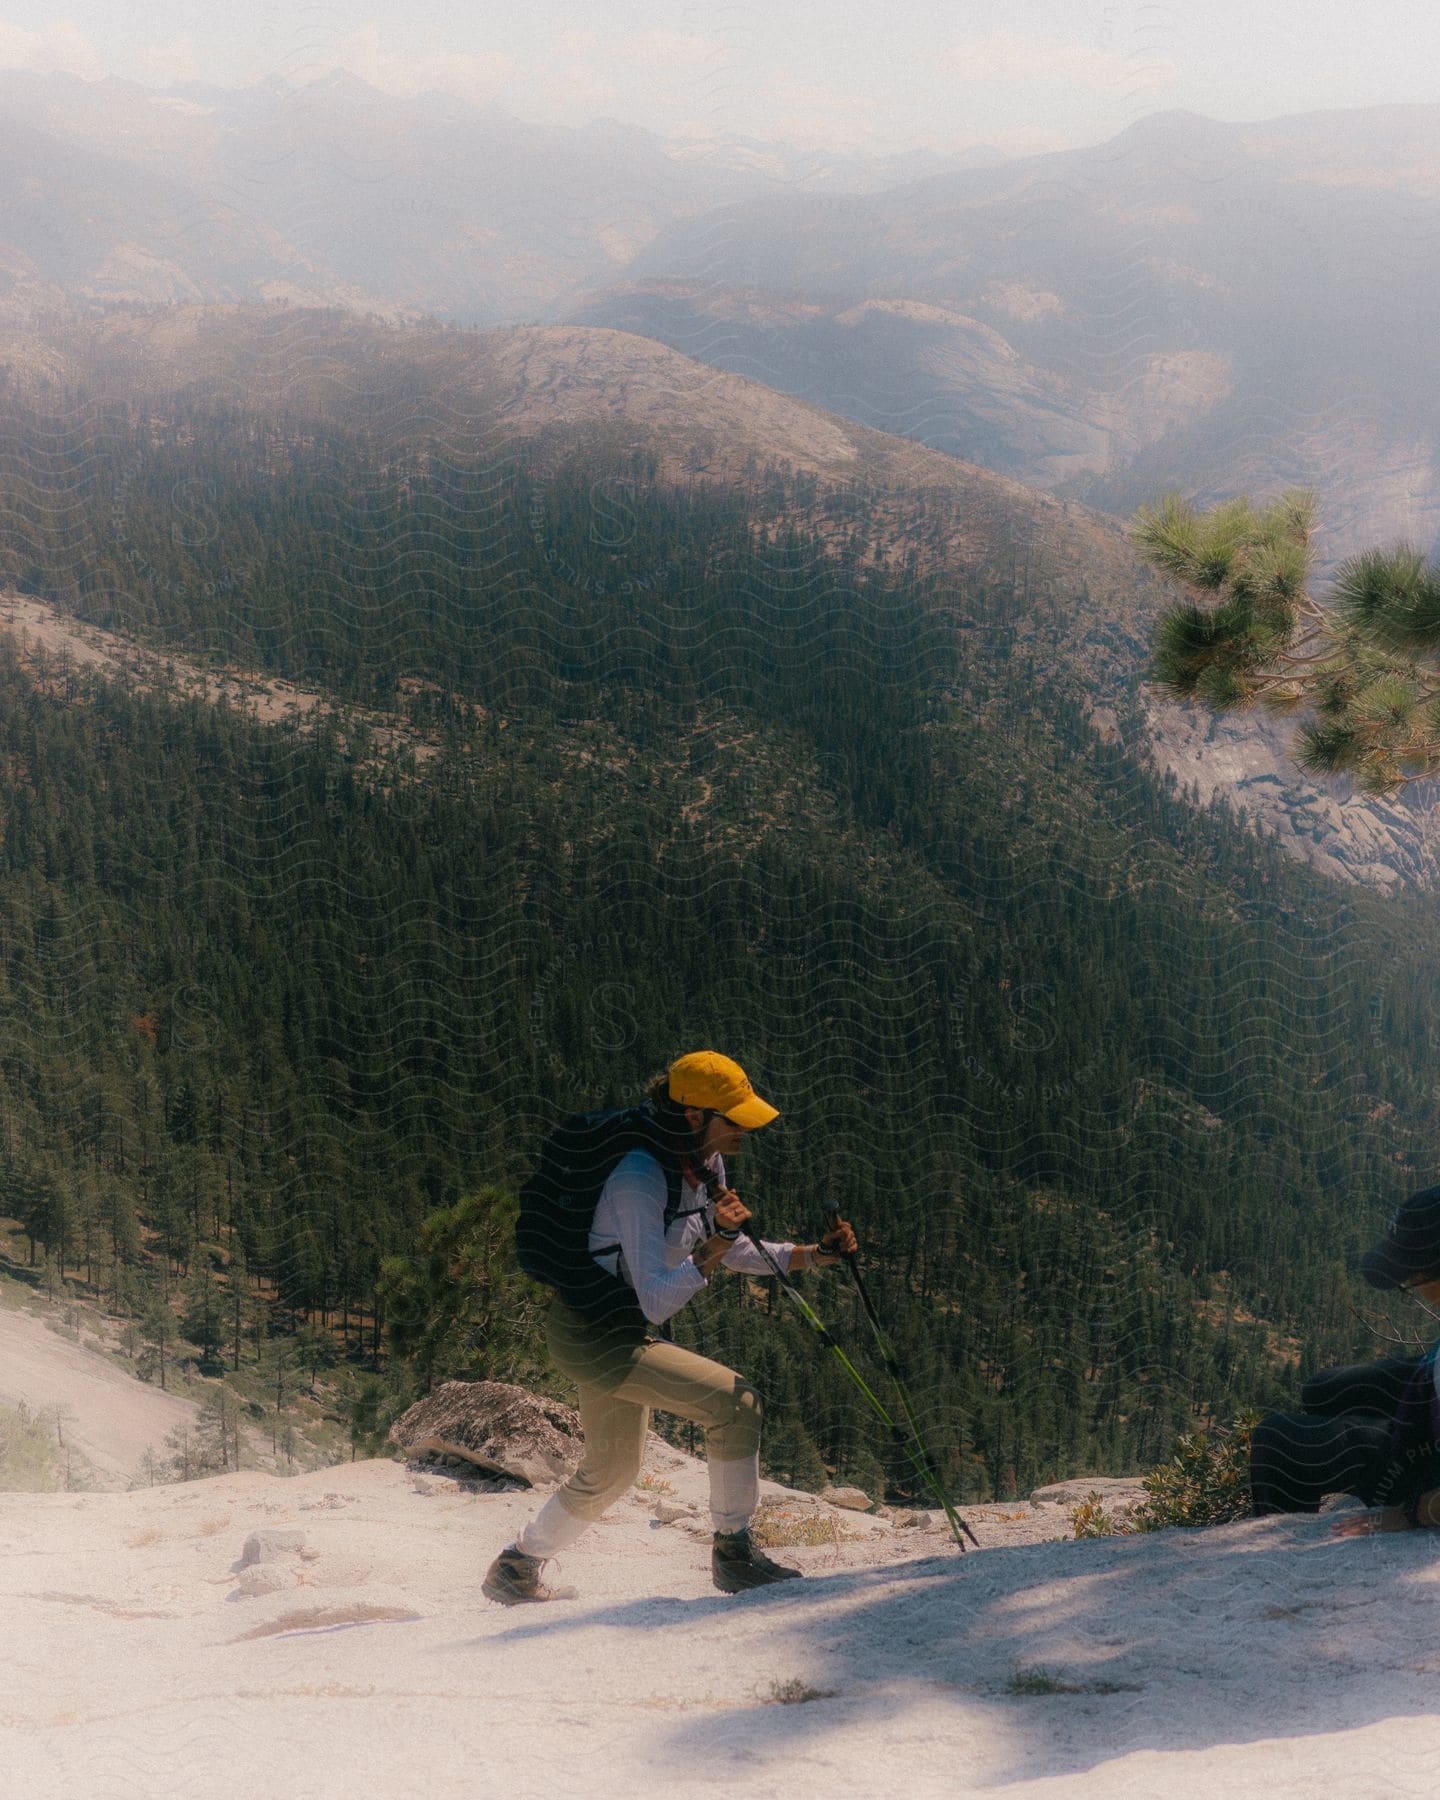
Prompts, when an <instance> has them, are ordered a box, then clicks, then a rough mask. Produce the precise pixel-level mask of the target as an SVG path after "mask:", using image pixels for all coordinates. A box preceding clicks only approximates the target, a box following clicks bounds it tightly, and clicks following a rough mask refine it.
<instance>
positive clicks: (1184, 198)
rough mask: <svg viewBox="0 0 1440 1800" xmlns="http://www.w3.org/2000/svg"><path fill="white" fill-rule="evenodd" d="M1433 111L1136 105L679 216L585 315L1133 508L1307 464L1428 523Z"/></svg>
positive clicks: (1362, 523)
mask: <svg viewBox="0 0 1440 1800" xmlns="http://www.w3.org/2000/svg"><path fill="white" fill-rule="evenodd" d="M1437 241H1440V108H1436V107H1421V106H1413V107H1386V108H1375V109H1369V110H1366V111H1363V112H1350V113H1323V114H1315V115H1312V116H1309V117H1304V118H1294V119H1281V120H1276V121H1272V122H1269V123H1266V124H1263V125H1221V124H1216V123H1215V122H1213V121H1211V120H1207V119H1203V118H1199V117H1197V116H1195V115H1193V114H1184V113H1174V114H1168V115H1162V116H1158V117H1154V118H1150V119H1147V120H1145V121H1143V122H1142V123H1140V124H1138V125H1136V126H1134V127H1133V128H1131V129H1130V130H1129V131H1126V132H1124V133H1122V134H1121V136H1119V137H1118V138H1116V139H1115V140H1114V141H1113V142H1112V143H1108V144H1104V145H1101V146H1099V147H1097V148H1093V149H1086V150H1077V151H1070V152H1064V153H1060V154H1055V155H1049V156H1039V157H1031V158H1028V159H1026V160H1024V161H1022V162H1015V163H1010V164H1007V165H1005V166H1003V167H1000V168H993V169H977V170H970V171H962V172H960V173H956V174H948V175H942V176H937V177H934V178H932V179H928V180H924V181H919V182H915V183H912V184H909V185H908V186H905V187H902V188H895V189H891V190H888V191H886V192H884V193H876V194H868V195H854V196H829V195H814V196H812V195H803V194H793V195H786V196H769V197H765V198H763V199H757V200H753V201H746V202H742V203H737V204H732V205H730V206H728V207H726V208H724V209H722V210H720V211H717V212H714V213H711V214H709V215H707V216H706V217H704V218H702V219H698V220H688V221H676V222H675V223H674V224H672V225H671V226H669V227H668V229H667V230H666V231H664V232H662V233H661V234H659V235H658V236H657V237H656V238H655V239H654V240H653V241H652V242H651V243H649V244H648V245H646V247H645V248H644V249H643V250H642V251H641V252H640V253H639V254H638V255H637V256H636V258H635V260H634V262H633V264H632V265H631V268H630V270H629V276H628V279H627V280H626V281H625V282H624V283H622V284H616V285H613V286H612V287H611V288H610V289H608V290H606V291H604V292H601V293H598V294H595V295H592V296H590V297H589V298H588V299H587V300H586V301H585V303H584V304H583V305H582V306H580V307H577V308H575V309H574V310H573V312H572V314H571V317H573V318H574V319H576V320H577V321H581V322H584V323H589V324H603V325H611V326H620V327H622V328H624V329H626V330H631V331H643V332H645V333H647V334H648V335H651V336H655V337H659V338H661V339H663V341H665V342H666V343H670V344H673V345H674V346H675V347H676V348H677V349H680V350H683V351H684V352H685V353H686V355H688V356H694V357H697V358H699V359H700V360H702V361H706V362H711V363H714V364H715V365H716V366H717V367H722V368H729V369H736V370H739V371H742V372H743V373H745V374H748V375H753V376H755V377H756V378H757V379H760V380H763V381H766V382H769V383H770V384H771V385H773V386H776V387H781V388H784V389H786V390H787V391H788V392H791V393H795V394H798V395H801V396H803V397H804V398H806V399H810V400H813V401H815V402H817V403H818V404H820V405H823V406H828V407H833V408H835V409H836V410H839V411H843V412H846V413H848V414H850V415H851V416H853V417H855V418H858V419H862V420H864V421H865V422H866V423H867V424H871V425H875V426H877V427H879V428H880V429H882V430H888V431H897V432H902V433H905V434H906V435H909V436H913V437H916V438H919V439H920V440H922V441H923V442H925V443H930V444H934V445H936V446H937V447H938V448H941V449H945V450H948V451H951V452H952V453H953V454H955V455H958V456H964V457H968V458H972V459H974V460H976V461H980V462H983V463H985V464H987V466H989V467H992V468H996V469H1000V470H1003V471H1004V472H1006V473H1008V474H1012V475H1015V476H1017V477H1018V478H1019V479H1021V480H1024V481H1027V482H1031V483H1034V484H1036V485H1039V486H1043V487H1047V488H1051V489H1054V490H1056V491H1059V492H1063V493H1068V494H1071V495H1073V496H1076V497H1080V498H1084V499H1086V500H1088V501H1090V502H1092V503H1094V504H1097V505H1100V506H1103V507H1105V508H1107V509H1108V510H1111V511H1115V512H1119V513H1127V512H1128V511H1130V510H1131V509H1132V508H1133V507H1134V506H1135V505H1136V504H1137V503H1138V502H1140V501H1142V500H1144V499H1146V498H1148V497H1151V496H1153V495H1154V494H1155V493H1157V492H1158V491H1160V490H1162V489H1163V488H1165V487H1168V486H1175V487H1179V488H1181V489H1184V490H1185V491H1187V492H1189V493H1191V494H1195V495H1199V496H1201V497H1208V496H1219V495H1222V494H1228V493H1232V492H1234V491H1236V490H1237V489H1243V488H1251V489H1256V490H1259V491H1262V492H1269V491H1273V490H1275V489H1277V488H1279V487H1281V486H1283V485H1287V484H1293V483H1305V484H1309V485H1313V486H1315V487H1316V488H1318V490H1319V491H1320V494H1321V497H1322V501H1323V505H1324V514H1325V539H1324V549H1325V551H1326V552H1327V553H1328V554H1329V556H1331V557H1334V556H1339V555H1346V554H1350V553H1352V552H1354V551H1355V550H1357V549H1359V548H1361V547H1362V546H1364V545H1366V544H1368V543H1370V542H1371V541H1373V540H1376V539H1389V538H1392V537H1395V536H1405V537H1407V538H1409V539H1411V540H1413V541H1416V542H1418V543H1419V544H1420V545H1421V546H1422V547H1424V548H1426V549H1429V548H1430V547H1431V546H1432V545H1434V544H1435V542H1436V539H1437V535H1440V456H1437V432H1436V421H1435V414H1434V407H1433V404H1432V402H1431V396H1430V385H1431V384H1430V381H1429V376H1428V361H1429V351H1430V347H1431V345H1432V344H1433V343H1434V341H1435V338H1436V333H1437V327H1440V282H1437V280H1436V257H1435V250H1434V246H1435V244H1436V243H1437Z"/></svg>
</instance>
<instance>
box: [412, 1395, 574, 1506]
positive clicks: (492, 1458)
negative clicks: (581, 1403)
mask: <svg viewBox="0 0 1440 1800" xmlns="http://www.w3.org/2000/svg"><path fill="white" fill-rule="evenodd" d="M390 1437H391V1440H392V1442H394V1443H396V1444H398V1445H399V1447H400V1448H401V1449H402V1450H403V1451H404V1452H405V1453H406V1455H407V1456H420V1455H423V1454H426V1453H429V1454H430V1455H432V1456H458V1457H463V1458H464V1459H465V1461H466V1462H471V1463H474V1464H475V1466H476V1467H477V1468H479V1469H483V1470H484V1471H485V1472H486V1474H488V1475H497V1476H504V1477H506V1478H507V1479H509V1480H511V1481H522V1482H524V1483H525V1485H526V1486H527V1487H536V1486H539V1485H541V1484H544V1483H548V1482H559V1481H565V1480H567V1479H568V1478H569V1476H570V1475H571V1474H572V1473H573V1472H574V1470H575V1468H576V1467H577V1466H578V1464H579V1462H580V1457H581V1454H582V1452H583V1448H584V1446H583V1444H582V1442H581V1437H580V1415H579V1414H578V1413H577V1412H576V1411H575V1409H574V1407H573V1406H566V1405H564V1404H563V1403H562V1402H561V1401H559V1400H546V1399H543V1398H542V1397H541V1396H540V1395H539V1394H531V1393H527V1392H526V1390H525V1389H524V1388H519V1387H512V1386H511V1385H510V1384H509V1383H508V1382H504V1381H447V1382H445V1383H444V1384H443V1385H442V1386H440V1387H438V1388H436V1390H435V1392H434V1393H433V1394H427V1395H426V1397H425V1398H424V1399H423V1400H417V1401H416V1402H415V1404H414V1405H413V1406H412V1407H411V1408H410V1409H409V1411H408V1412H405V1413H402V1414H401V1415H400V1417H399V1418H398V1419H397V1420H396V1421H395V1423H394V1424H393V1425H392V1426H391V1427H390Z"/></svg>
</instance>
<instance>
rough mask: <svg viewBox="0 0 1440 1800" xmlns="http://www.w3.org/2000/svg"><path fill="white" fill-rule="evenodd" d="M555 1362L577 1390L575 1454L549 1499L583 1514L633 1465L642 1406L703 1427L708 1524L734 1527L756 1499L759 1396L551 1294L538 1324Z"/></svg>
mask: <svg viewBox="0 0 1440 1800" xmlns="http://www.w3.org/2000/svg"><path fill="white" fill-rule="evenodd" d="M545 1336H546V1342H547V1344H548V1346H549V1350H550V1355H551V1357H552V1358H553V1360H554V1362H555V1366H556V1367H557V1368H558V1369H559V1370H560V1372H561V1373H562V1374H563V1375H568V1376H569V1378H570V1379H571V1381H573V1382H574V1383H575V1385H576V1387H577V1388H579V1390H580V1425H581V1429H582V1430H583V1431H584V1433H585V1460H584V1461H583V1462H582V1463H581V1465H580V1467H579V1468H578V1469H577V1470H576V1471H575V1473H574V1474H573V1475H572V1476H571V1477H570V1479H569V1481H567V1482H566V1484H565V1485H564V1487H562V1488H560V1489H558V1490H557V1492H556V1494H555V1499H556V1500H558V1501H559V1502H560V1504H561V1505H562V1506H563V1507H564V1508H565V1510H566V1512H568V1513H570V1514H572V1515H573V1516H574V1517H575V1518H576V1519H583V1520H585V1521H586V1522H587V1523H593V1522H594V1521H595V1520H596V1519H598V1518H600V1517H601V1516H602V1515H603V1514H604V1513H605V1512H606V1510H607V1509H608V1508H609V1507H611V1506H613V1505H614V1503H615V1502H616V1501H617V1500H618V1499H619V1498H620V1496H621V1495H622V1494H624V1493H627V1492H628V1491H629V1489H630V1487H631V1486H632V1485H633V1483H634V1481H635V1478H636V1476H637V1475H638V1474H639V1473H640V1461H641V1458H642V1456H643V1455H644V1451H645V1434H646V1432H647V1431H648V1430H649V1428H650V1409H651V1408H652V1407H654V1408H655V1409H656V1410H658V1411H660V1412H667V1413H673V1414H674V1415H675V1416H676V1417H677V1418H681V1419H693V1420H694V1421H695V1423H696V1424H697V1425H703V1426H704V1428H705V1454H706V1457H707V1459H708V1461H709V1465H710V1504H711V1513H712V1516H713V1517H714V1519H715V1527H716V1530H717V1531H738V1530H739V1529H740V1528H741V1527H742V1526H743V1525H744V1524H745V1523H746V1521H747V1520H748V1519H749V1517H750V1514H751V1513H752V1512H753V1511H754V1510H755V1503H756V1499H757V1498H758V1491H759V1490H758V1481H759V1469H758V1458H759V1449H760V1414H761V1407H760V1396H759V1395H758V1394H757V1393H756V1392H755V1390H754V1388H753V1387H751V1386H750V1384H749V1382H748V1381H744V1380H742V1379H741V1377H740V1376H738V1375H737V1374H736V1373H735V1372H734V1370H733V1369H727V1368H724V1367H723V1366H722V1365H721V1364H720V1363H717V1362H711V1361H710V1359H709V1358H708V1357H705V1356H697V1355H696V1354H695V1352H694V1351H693V1350H683V1349H681V1347H680V1345H679V1344H670V1343H665V1342H663V1341H659V1340H656V1339H654V1338H648V1337H647V1338H637V1337H636V1336H635V1334H634V1333H633V1332H626V1331H618V1332H617V1331H613V1330H609V1329H606V1328H604V1327H601V1326H597V1325H593V1324H591V1323H590V1322H589V1321H588V1320H586V1319H583V1318H581V1316H580V1315H579V1314H578V1313H575V1312H572V1311H571V1309H570V1308H569V1307H568V1306H565V1305H564V1304H563V1303H562V1302H560V1301H559V1300H557V1301H555V1302H554V1303H553V1304H552V1306H551V1308H550V1313H549V1316H548V1318H547V1319H546V1327H545Z"/></svg>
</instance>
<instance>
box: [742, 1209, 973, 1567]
mask: <svg viewBox="0 0 1440 1800" xmlns="http://www.w3.org/2000/svg"><path fill="white" fill-rule="evenodd" d="M740 1229H741V1230H742V1231H743V1232H744V1233H745V1236H746V1237H748V1238H749V1240H750V1242H751V1243H752V1244H753V1245H754V1246H755V1248H756V1249H757V1250H758V1251H759V1252H760V1254H761V1256H763V1257H764V1259H765V1261H766V1262H767V1263H769V1265H770V1268H771V1271H772V1273H773V1274H774V1276H775V1279H776V1280H777V1281H778V1282H779V1283H780V1287H781V1291H782V1292H783V1293H784V1294H785V1295H786V1297H787V1298H788V1299H789V1300H791V1301H792V1302H793V1303H794V1305H795V1307H796V1310H797V1311H798V1312H799V1314H800V1316H801V1318H802V1319H804V1320H805V1322H806V1324H807V1325H809V1326H810V1328H811V1330H812V1331H814V1332H815V1333H816V1334H817V1335H818V1337H819V1339H820V1342H821V1343H822V1344H824V1346H825V1348H826V1349H827V1350H828V1351H829V1352H830V1354H831V1355H832V1356H833V1357H834V1358H835V1359H836V1361H837V1362H838V1363H839V1364H840V1366H841V1368H842V1369H844V1371H845V1373H846V1374H847V1375H848V1376H849V1377H850V1379H851V1380H852V1381H853V1382H854V1383H855V1385H856V1387H857V1388H859V1390H860V1392H861V1393H862V1394H863V1395H864V1397H865V1400H866V1402H867V1403H868V1405H869V1407H870V1410H871V1411H872V1412H873V1413H874V1414H875V1417H876V1418H877V1419H879V1421H880V1423H881V1424H882V1425H883V1426H884V1427H885V1429H886V1430H887V1431H888V1432H889V1433H890V1437H891V1439H892V1441H893V1442H894V1445H895V1448H896V1449H897V1450H903V1451H904V1452H905V1455H906V1456H907V1457H908V1458H909V1460H910V1462H911V1463H912V1465H913V1466H914V1469H915V1473H916V1474H917V1475H918V1476H919V1477H920V1479H921V1480H922V1481H923V1482H924V1483H925V1485H926V1487H927V1488H929V1489H930V1491H931V1493H933V1494H934V1496H935V1498H936V1499H937V1500H938V1501H939V1502H940V1504H941V1506H942V1507H944V1509H945V1516H946V1518H947V1519H948V1520H949V1521H950V1529H951V1530H952V1531H953V1532H954V1534H955V1542H956V1543H957V1544H958V1545H959V1546H960V1548H961V1550H964V1548H965V1539H964V1538H962V1537H961V1535H960V1533H961V1532H962V1531H963V1532H965V1533H966V1535H967V1536H968V1537H969V1539H970V1542H971V1543H972V1544H974V1545H975V1547H976V1549H977V1550H978V1549H979V1547H980V1540H979V1539H978V1538H977V1537H976V1536H975V1533H974V1532H973V1531H971V1530H970V1527H969V1526H968V1525H967V1524H966V1523H965V1521H964V1520H963V1519H962V1518H961V1517H960V1515H959V1513H957V1512H956V1510H955V1508H954V1507H953V1506H952V1505H951V1504H950V1501H949V1499H948V1498H947V1497H946V1495H945V1492H944V1489H943V1488H942V1487H941V1485H940V1482H939V1479H938V1478H937V1476H936V1474H935V1471H934V1470H933V1469H932V1468H931V1466H930V1463H929V1460H928V1458H927V1457H926V1456H925V1454H924V1450H923V1445H921V1443H920V1440H919V1437H918V1434H917V1433H916V1432H915V1430H914V1427H913V1426H912V1427H911V1430H910V1431H909V1432H908V1433H907V1432H906V1430H905V1428H904V1426H903V1425H900V1424H898V1423H897V1422H896V1420H895V1419H894V1417H893V1416H892V1415H891V1412H890V1409H889V1407H888V1406H886V1404H885V1402H884V1401H883V1400H882V1399H881V1398H880V1397H879V1395H878V1394H877V1393H876V1392H875V1390H874V1389H873V1388H872V1387H871V1386H870V1383H869V1382H868V1381H866V1379H865V1377H864V1376H863V1375H862V1374H861V1373H860V1371H859V1370H858V1369H857V1368H856V1367H855V1365H854V1363H853V1362H851V1360H850V1358H849V1357H848V1356H847V1355H846V1354H845V1352H844V1350H843V1349H842V1348H841V1347H840V1345H839V1344H838V1343H837V1342H836V1341H835V1337H834V1335H833V1334H832V1332H831V1330H830V1328H829V1326H828V1325H826V1323H825V1321H824V1320H823V1319H822V1318H821V1317H820V1315H819V1314H818V1313H817V1312H816V1311H815V1308H814V1307H813V1306H811V1304H810V1302H809V1301H808V1300H807V1299H806V1298H805V1296H804V1295H803V1294H802V1293H801V1292H800V1290H799V1288H797V1287H796V1286H795V1285H794V1283H793V1282H792V1281H791V1280H790V1277H789V1276H788V1275H787V1274H786V1273H785V1271H784V1270H783V1269H782V1268H781V1267H780V1265H779V1263H778V1262H776V1260H775V1258H774V1257H773V1256H772V1255H771V1254H770V1252H769V1250H768V1249H766V1247H765V1245H764V1244H763V1243H762V1242H761V1241H760V1238H759V1236H758V1235H757V1234H756V1232H755V1231H754V1230H753V1229H752V1228H751V1226H750V1225H749V1224H748V1223H747V1224H745V1225H742V1226H741V1227H740Z"/></svg>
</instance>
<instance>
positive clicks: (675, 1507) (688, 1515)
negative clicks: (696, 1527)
mask: <svg viewBox="0 0 1440 1800" xmlns="http://www.w3.org/2000/svg"><path fill="white" fill-rule="evenodd" d="M654 1511H655V1517H656V1518H657V1519H658V1520H659V1521H660V1523H661V1524H662V1525H675V1524H678V1523H679V1521H680V1520H681V1519H694V1518H698V1517H699V1514H700V1508H699V1507H698V1506H691V1505H689V1504H688V1502H686V1501H684V1500H657V1501H656V1502H655V1508H654Z"/></svg>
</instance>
